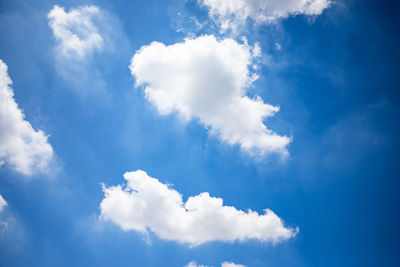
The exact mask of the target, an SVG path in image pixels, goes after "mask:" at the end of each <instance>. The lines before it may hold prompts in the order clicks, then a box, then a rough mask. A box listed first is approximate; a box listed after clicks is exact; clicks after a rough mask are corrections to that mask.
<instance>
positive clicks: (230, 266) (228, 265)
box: [221, 261, 246, 267]
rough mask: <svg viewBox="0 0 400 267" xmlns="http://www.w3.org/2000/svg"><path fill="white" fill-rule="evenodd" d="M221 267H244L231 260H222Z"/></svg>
mask: <svg viewBox="0 0 400 267" xmlns="http://www.w3.org/2000/svg"><path fill="white" fill-rule="evenodd" d="M221 267H246V266H245V265H242V264H236V263H233V262H226V261H225V262H223V263H222V264H221Z"/></svg>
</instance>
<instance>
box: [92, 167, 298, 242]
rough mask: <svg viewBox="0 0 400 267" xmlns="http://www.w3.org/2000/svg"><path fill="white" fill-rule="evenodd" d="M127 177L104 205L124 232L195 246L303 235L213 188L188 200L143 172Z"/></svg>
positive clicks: (108, 191) (103, 213) (106, 190)
mask: <svg viewBox="0 0 400 267" xmlns="http://www.w3.org/2000/svg"><path fill="white" fill-rule="evenodd" d="M124 178H125V180H126V185H117V186H111V187H104V188H103V191H104V194H105V197H104V199H103V200H102V202H101V204H100V209H101V215H100V217H101V218H102V219H104V220H109V221H112V222H113V223H115V224H117V225H118V226H120V227H121V228H122V229H123V230H135V231H139V232H142V233H147V231H148V230H151V231H152V232H154V233H155V234H156V235H157V236H159V237H160V238H162V239H166V240H173V241H178V242H180V243H186V244H189V245H192V246H196V245H200V244H203V243H206V242H210V241H235V240H239V241H244V240H248V239H257V240H260V241H263V242H272V243H277V242H280V241H283V240H287V239H289V238H291V237H293V236H294V235H295V234H296V233H297V229H291V228H286V227H285V226H284V225H283V222H282V220H281V219H280V218H279V217H278V216H277V215H276V214H275V213H274V212H272V211H271V210H269V209H266V210H265V211H264V214H258V213H257V212H255V211H252V210H248V211H247V212H245V211H242V210H237V209H236V208H234V207H231V206H224V205H223V200H222V199H221V198H217V197H211V196H210V195H209V193H207V192H205V193H201V194H199V195H197V196H194V197H189V198H188V199H187V201H186V202H183V200H182V195H181V194H180V193H178V192H177V191H175V190H174V189H172V188H170V187H168V185H166V184H163V183H161V182H160V181H159V180H157V179H155V178H152V177H150V176H148V175H147V173H146V172H144V171H140V170H138V171H134V172H127V173H125V174H124Z"/></svg>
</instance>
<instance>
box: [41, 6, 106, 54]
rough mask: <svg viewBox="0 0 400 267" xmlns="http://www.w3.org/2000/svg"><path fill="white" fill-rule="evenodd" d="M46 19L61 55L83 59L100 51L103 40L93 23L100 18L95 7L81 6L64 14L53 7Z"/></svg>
mask: <svg viewBox="0 0 400 267" xmlns="http://www.w3.org/2000/svg"><path fill="white" fill-rule="evenodd" d="M47 17H48V19H49V26H50V28H51V29H52V31H53V35H54V38H55V39H56V41H57V50H58V53H60V54H61V55H63V56H65V57H76V58H84V57H86V56H87V55H90V54H92V53H93V52H95V51H102V49H103V46H104V40H103V37H102V35H101V34H100V32H99V29H98V26H97V25H96V23H95V21H94V20H95V19H96V18H97V19H98V18H100V17H101V12H100V9H99V8H98V7H97V6H81V7H78V8H73V9H71V10H70V11H69V12H66V11H65V9H64V8H63V7H59V6H57V5H55V6H54V7H53V9H52V10H51V11H50V12H49V14H48V15H47Z"/></svg>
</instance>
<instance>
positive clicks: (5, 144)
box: [0, 60, 53, 175]
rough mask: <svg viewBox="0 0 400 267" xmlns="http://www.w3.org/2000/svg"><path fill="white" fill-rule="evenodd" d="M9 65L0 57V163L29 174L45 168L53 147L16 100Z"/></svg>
mask: <svg viewBox="0 0 400 267" xmlns="http://www.w3.org/2000/svg"><path fill="white" fill-rule="evenodd" d="M7 69H8V67H7V65H6V64H5V63H4V62H3V61H2V60H0V165H3V164H4V163H8V164H9V165H10V166H12V167H13V168H14V169H15V170H16V171H18V172H20V173H23V174H26V175H30V174H32V173H34V172H36V171H46V170H47V168H48V163H49V161H50V159H51V158H52V155H53V149H52V147H51V145H50V144H49V143H48V142H47V136H46V135H45V134H44V133H43V132H42V131H40V130H39V131H35V130H34V129H33V128H32V125H31V124H30V123H29V122H28V121H26V120H25V118H24V114H23V112H22V110H21V109H20V108H19V107H18V104H17V103H16V102H15V99H14V92H13V90H12V88H11V87H10V86H11V84H12V81H11V79H10V77H9V76H8V73H7Z"/></svg>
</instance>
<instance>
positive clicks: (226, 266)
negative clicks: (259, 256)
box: [185, 261, 247, 267]
mask: <svg viewBox="0 0 400 267" xmlns="http://www.w3.org/2000/svg"><path fill="white" fill-rule="evenodd" d="M185 267H208V266H207V265H203V264H197V262H195V261H191V262H189V263H188V264H186V265H185ZM221 267H247V266H246V265H242V264H236V263H233V262H226V261H225V262H223V263H221Z"/></svg>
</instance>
